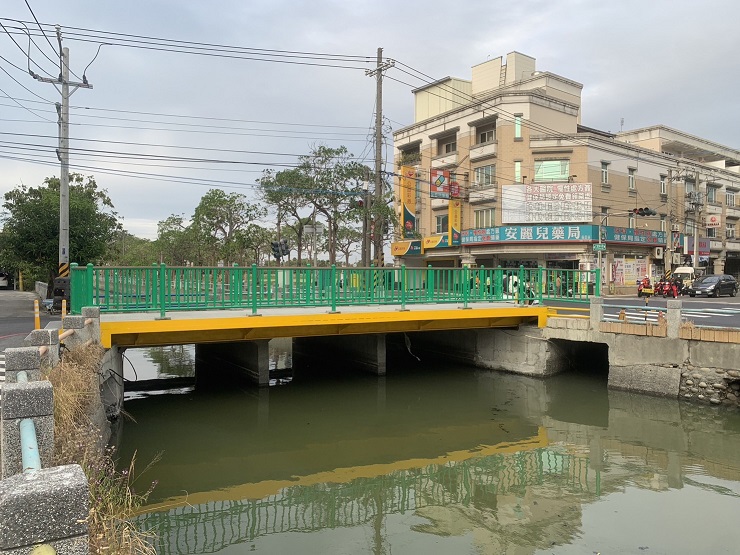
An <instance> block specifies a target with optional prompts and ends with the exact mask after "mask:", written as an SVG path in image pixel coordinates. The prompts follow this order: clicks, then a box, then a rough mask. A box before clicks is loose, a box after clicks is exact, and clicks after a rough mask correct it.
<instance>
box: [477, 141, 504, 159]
mask: <svg viewBox="0 0 740 555" xmlns="http://www.w3.org/2000/svg"><path fill="white" fill-rule="evenodd" d="M497 150H498V141H490V142H488V143H479V144H477V145H474V146H471V147H470V160H471V161H475V160H481V159H483V158H492V157H494V156H496V153H497Z"/></svg>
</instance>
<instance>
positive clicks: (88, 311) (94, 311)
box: [82, 306, 100, 319]
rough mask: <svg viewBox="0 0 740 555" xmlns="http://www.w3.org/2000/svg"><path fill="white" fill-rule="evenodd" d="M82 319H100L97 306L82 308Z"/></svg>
mask: <svg viewBox="0 0 740 555" xmlns="http://www.w3.org/2000/svg"><path fill="white" fill-rule="evenodd" d="M82 317H83V318H85V319H87V318H98V319H100V307H99V306H83V307H82Z"/></svg>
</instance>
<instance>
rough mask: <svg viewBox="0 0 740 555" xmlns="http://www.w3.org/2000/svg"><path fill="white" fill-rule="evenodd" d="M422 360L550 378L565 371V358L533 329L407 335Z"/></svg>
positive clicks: (525, 327) (457, 331)
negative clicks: (442, 361) (452, 362)
mask: <svg viewBox="0 0 740 555" xmlns="http://www.w3.org/2000/svg"><path fill="white" fill-rule="evenodd" d="M409 337H410V339H411V348H412V350H413V351H414V353H423V354H422V355H421V356H422V360H424V359H428V360H435V359H444V360H451V361H457V362H461V363H463V364H472V365H474V366H478V367H479V368H488V369H491V370H502V371H505V372H515V373H517V374H524V375H528V376H540V377H541V376H549V375H552V374H557V373H558V372H562V371H563V370H566V369H567V366H568V364H569V363H568V357H567V356H564V353H563V352H562V351H561V350H560V349H557V348H556V346H554V345H552V344H551V343H550V342H549V341H548V340H547V339H545V338H544V337H543V334H542V330H541V329H539V328H537V327H535V326H520V327H519V328H511V329H504V328H493V329H470V330H448V331H430V332H417V333H410V334H409Z"/></svg>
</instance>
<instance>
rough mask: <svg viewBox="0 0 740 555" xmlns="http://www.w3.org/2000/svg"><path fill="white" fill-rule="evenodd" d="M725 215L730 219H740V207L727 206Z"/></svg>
mask: <svg viewBox="0 0 740 555" xmlns="http://www.w3.org/2000/svg"><path fill="white" fill-rule="evenodd" d="M725 217H726V218H730V219H737V220H740V208H736V207H734V206H727V207H726V208H725Z"/></svg>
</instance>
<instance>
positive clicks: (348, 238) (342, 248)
mask: <svg viewBox="0 0 740 555" xmlns="http://www.w3.org/2000/svg"><path fill="white" fill-rule="evenodd" d="M336 239H337V250H338V251H339V252H340V253H342V254H343V255H344V264H345V266H349V265H350V258H351V257H352V255H353V254H358V253H359V252H360V247H361V246H362V231H360V230H358V229H355V228H353V227H348V226H342V227H340V228H339V229H338V230H337V237H336Z"/></svg>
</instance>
